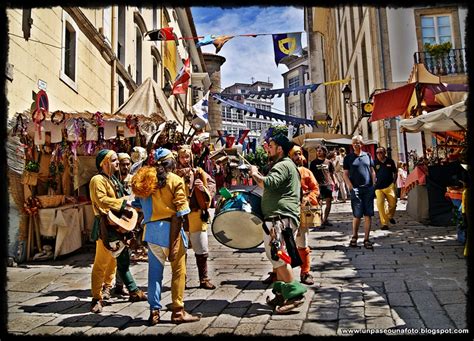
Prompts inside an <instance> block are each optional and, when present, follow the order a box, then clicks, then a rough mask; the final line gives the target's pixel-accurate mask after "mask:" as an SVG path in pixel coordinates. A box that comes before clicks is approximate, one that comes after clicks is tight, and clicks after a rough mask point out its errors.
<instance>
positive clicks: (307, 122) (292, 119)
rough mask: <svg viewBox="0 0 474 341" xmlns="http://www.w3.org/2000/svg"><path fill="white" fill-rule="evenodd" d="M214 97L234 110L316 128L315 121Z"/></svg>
mask: <svg viewBox="0 0 474 341" xmlns="http://www.w3.org/2000/svg"><path fill="white" fill-rule="evenodd" d="M212 97H213V98H214V99H215V100H217V101H220V102H222V103H223V104H224V105H227V106H230V107H233V108H236V109H240V110H242V111H248V112H249V113H252V114H255V115H257V116H258V115H260V116H263V117H270V118H274V119H276V120H279V121H286V122H288V123H291V124H293V125H295V124H304V125H308V126H314V125H315V121H314V120H310V119H306V118H301V117H295V116H290V115H287V114H285V115H283V114H277V113H274V112H271V111H267V110H263V109H258V108H255V107H251V106H250V105H245V104H242V103H239V102H236V101H233V100H231V99H228V98H225V97H222V95H220V94H216V93H214V94H212Z"/></svg>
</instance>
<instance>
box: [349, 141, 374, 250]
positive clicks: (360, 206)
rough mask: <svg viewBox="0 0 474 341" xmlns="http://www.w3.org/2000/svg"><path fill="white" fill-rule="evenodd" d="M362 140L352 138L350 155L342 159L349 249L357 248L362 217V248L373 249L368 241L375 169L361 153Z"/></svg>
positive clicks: (372, 208)
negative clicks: (349, 209) (348, 211)
mask: <svg viewBox="0 0 474 341" xmlns="http://www.w3.org/2000/svg"><path fill="white" fill-rule="evenodd" d="M363 144H364V143H363V138H362V136H361V135H356V136H354V137H353V138H352V148H353V149H354V150H353V152H352V153H350V154H349V155H347V156H346V157H345V158H344V163H343V169H344V181H345V182H346V184H347V188H349V192H350V195H351V206H352V215H353V216H354V218H353V219H352V238H351V241H350V244H349V246H350V247H357V238H358V232H359V226H360V219H361V218H362V216H364V247H365V248H366V249H373V248H374V247H373V243H372V242H371V241H370V239H369V236H370V228H371V223H372V216H373V215H374V197H375V188H374V184H375V169H374V160H373V159H372V157H371V156H370V154H368V153H366V152H364V151H362V146H363Z"/></svg>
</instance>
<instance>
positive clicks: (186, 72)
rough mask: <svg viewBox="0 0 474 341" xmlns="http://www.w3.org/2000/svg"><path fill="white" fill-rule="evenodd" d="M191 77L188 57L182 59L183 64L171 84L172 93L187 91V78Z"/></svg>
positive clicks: (182, 93)
mask: <svg viewBox="0 0 474 341" xmlns="http://www.w3.org/2000/svg"><path fill="white" fill-rule="evenodd" d="M190 78H191V70H190V67H189V58H188V59H186V60H185V61H184V65H183V67H182V68H181V70H179V74H178V75H177V76H176V79H175V80H174V84H173V95H180V94H181V95H184V94H186V92H187V91H188V87H189V79H190Z"/></svg>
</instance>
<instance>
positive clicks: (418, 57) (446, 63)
mask: <svg viewBox="0 0 474 341" xmlns="http://www.w3.org/2000/svg"><path fill="white" fill-rule="evenodd" d="M413 57H414V59H415V63H423V64H425V67H426V69H427V70H428V71H429V72H431V73H432V74H434V75H456V74H467V66H466V51H465V49H451V50H449V52H448V53H447V54H446V55H445V56H444V57H440V58H434V57H433V56H431V55H430V54H429V53H428V52H415V54H414V55H413Z"/></svg>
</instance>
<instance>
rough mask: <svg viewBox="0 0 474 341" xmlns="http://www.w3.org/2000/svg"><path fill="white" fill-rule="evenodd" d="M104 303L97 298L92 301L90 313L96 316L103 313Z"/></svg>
mask: <svg viewBox="0 0 474 341" xmlns="http://www.w3.org/2000/svg"><path fill="white" fill-rule="evenodd" d="M102 307H103V302H102V301H101V300H98V299H96V298H93V299H92V302H91V307H90V311H91V313H94V314H99V313H101V312H102Z"/></svg>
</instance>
